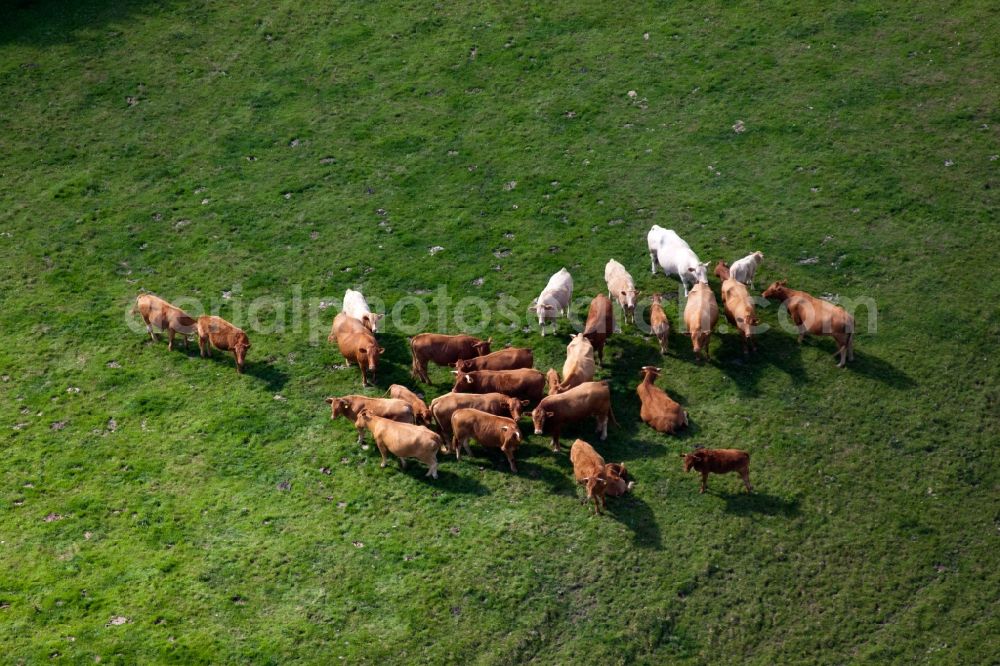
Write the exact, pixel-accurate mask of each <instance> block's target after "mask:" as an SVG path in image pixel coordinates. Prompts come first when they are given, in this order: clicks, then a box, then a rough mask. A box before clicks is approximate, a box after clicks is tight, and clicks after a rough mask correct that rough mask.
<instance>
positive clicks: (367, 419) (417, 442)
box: [355, 409, 444, 479]
mask: <svg viewBox="0 0 1000 666" xmlns="http://www.w3.org/2000/svg"><path fill="white" fill-rule="evenodd" d="M355 425H356V426H357V427H359V428H368V430H369V431H370V432H371V434H372V438H374V440H375V446H377V447H378V452H379V453H380V454H382V464H381V465H380V467H385V465H386V458H387V454H389V453H391V454H392V455H394V456H396V457H397V458H399V466H400V468H404V469H405V468H406V459H407V458H415V459H417V460H419V461H420V462H422V463H424V464H425V465H427V467H428V470H427V476H430V477H433V478H435V479H436V478H437V476H438V474H437V467H438V462H437V452H438V451H439V450H441V448H442V447H443V446H444V442H443V441H442V440H441V435H439V434H437V433H436V432H434V431H433V430H429V429H428V428H425V427H424V426H418V425H411V424H409V423H398V422H396V421H393V420H391V419H384V418H382V417H381V416H375V415H374V414H372V413H371V412H369V411H368V410H366V409H363V410H361V413H360V414H358V419H357V421H355Z"/></svg>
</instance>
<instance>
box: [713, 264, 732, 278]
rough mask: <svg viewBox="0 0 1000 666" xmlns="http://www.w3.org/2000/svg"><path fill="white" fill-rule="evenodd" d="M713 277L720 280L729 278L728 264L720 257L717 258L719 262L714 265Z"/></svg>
mask: <svg viewBox="0 0 1000 666" xmlns="http://www.w3.org/2000/svg"><path fill="white" fill-rule="evenodd" d="M715 277H717V278H719V280H722V281H725V280H728V279H729V265H728V264H726V262H724V261H723V260H722V259H719V263H717V264H716V265H715Z"/></svg>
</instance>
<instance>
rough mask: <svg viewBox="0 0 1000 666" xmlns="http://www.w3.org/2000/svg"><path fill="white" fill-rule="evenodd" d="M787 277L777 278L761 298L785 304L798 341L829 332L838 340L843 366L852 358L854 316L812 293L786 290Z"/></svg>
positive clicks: (839, 365) (841, 364) (838, 351)
mask: <svg viewBox="0 0 1000 666" xmlns="http://www.w3.org/2000/svg"><path fill="white" fill-rule="evenodd" d="M787 284H788V282H787V280H779V281H778V282H775V283H774V284H772V285H771V286H770V287H768V288H767V289H765V290H764V298H775V299H777V300H779V301H781V302H782V303H784V304H785V307H786V308H788V314H789V316H791V318H792V321H793V322H794V323H795V325H796V326H797V327H798V329H799V343H801V342H802V339H803V338H804V337H805V336H806V333H810V334H812V335H829V336H831V337H832V338H833V339H834V340H835V341H836V342H837V352H836V353H837V354H840V363H838V364H837V367H839V368H843V367H844V366H845V365H846V364H847V361H848V360H851V361H853V360H854V317H852V316H851V315H849V314H848V313H847V311H846V310H844V308H842V307H839V306H837V305H834V304H833V303H830V302H829V301H824V300H823V299H821V298H816V297H815V296H812V295H811V294H809V293H807V292H804V291H798V290H796V289H789V288H788V286H787Z"/></svg>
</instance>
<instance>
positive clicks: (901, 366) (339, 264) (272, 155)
mask: <svg viewBox="0 0 1000 666" xmlns="http://www.w3.org/2000/svg"><path fill="white" fill-rule="evenodd" d="M0 12H2V15H3V20H2V21H0V204H2V205H0V285H2V288H0V341H2V344H0V373H2V375H3V376H2V380H3V381H2V383H0V432H3V433H4V434H3V436H2V438H0V446H2V455H3V462H2V464H0V470H2V472H0V655H2V656H0V659H2V661H3V662H5V663H40V662H48V661H50V660H56V661H60V662H68V663H93V662H94V661H96V660H98V659H99V660H100V661H101V663H122V664H135V663H157V662H175V663H202V662H204V663H208V662H213V663H289V662H294V661H301V662H306V663H340V662H341V661H343V662H344V663H356V662H363V663H455V664H472V663H475V664H508V663H523V662H530V663H537V664H569V663H580V664H606V663H621V664H626V663H627V664H631V663H644V664H663V663H691V664H773V663H782V664H847V663H872V664H885V663H896V664H914V663H921V664H923V663H928V664H962V665H967V664H991V663H1000V639H998V634H1000V620H998V617H1000V575H998V573H997V570H998V567H997V565H998V564H1000V558H998V555H997V553H998V552H1000V508H998V507H1000V502H998V500H1000V492H998V489H1000V488H998V483H1000V478H998V473H997V471H998V463H1000V460H998V455H997V451H998V442H1000V400H998V398H1000V361H998V358H1000V357H998V353H1000V309H998V306H997V304H998V303H1000V278H998V277H997V251H996V248H997V247H998V245H1000V223H998V218H997V209H998V203H1000V202H998V199H997V194H996V193H997V191H998V188H1000V177H998V167H1000V160H998V159H997V154H998V153H1000V141H998V136H1000V134H998V129H1000V112H998V107H997V102H998V99H1000V76H998V57H1000V25H998V23H1000V22H998V19H997V15H996V12H995V9H994V8H991V7H990V6H989V3H982V2H981V3H968V2H967V3H939V2H931V1H929V0H917V1H916V2H910V3H903V2H896V3H876V2H867V1H861V2H856V3H837V4H834V3H821V2H785V3H769V4H764V5H750V4H742V3H721V2H704V3H702V2H680V3H635V4H632V3H626V4H624V5H616V6H612V5H608V4H607V3H579V2H550V3H542V4H530V3H513V4H511V3H507V4H501V3H496V4H493V3H481V2H475V3H428V2H414V3H406V4H402V5H400V6H389V5H384V4H381V3H361V2H351V3H310V4H309V5H308V6H305V3H297V2H258V1H253V0H251V1H249V2H244V3H221V2H206V1H204V0H200V1H191V2H187V1H183V0H175V1H172V2H164V3H153V2H141V1H138V0H132V1H121V2H107V1H101V0H80V1H77V2H67V1H65V0H22V1H21V2H10V3H4V4H3V9H2V10H0ZM629 91H635V95H634V96H630V95H629ZM737 121H742V122H743V123H744V126H745V131H744V132H742V133H738V132H736V131H734V129H733V125H734V124H736V122H737ZM515 183H516V184H515ZM654 223H658V224H660V225H662V226H665V227H668V228H673V229H675V230H677V231H678V232H679V233H680V234H681V235H682V236H683V237H684V238H685V239H686V240H687V241H688V242H689V243H690V244H691V245H692V247H693V248H694V249H695V250H696V251H697V252H698V253H699V255H700V256H701V258H702V259H703V260H705V261H709V260H711V261H712V262H713V264H714V262H715V261H716V260H718V259H720V258H725V259H726V260H727V261H732V260H733V259H735V258H738V257H742V256H743V255H745V254H747V253H748V252H750V251H753V250H761V251H763V252H764V253H765V257H766V258H765V262H764V264H763V266H762V267H761V270H760V272H759V274H758V279H757V287H758V290H757V291H758V293H759V290H760V289H761V288H762V287H763V286H765V285H766V284H767V283H768V282H770V281H772V280H775V279H779V278H787V279H788V280H789V283H790V284H791V286H793V287H797V288H801V289H805V290H808V291H810V292H812V293H814V294H817V295H819V294H834V295H837V296H839V297H840V298H841V299H855V300H857V299H871V300H872V301H873V302H874V303H875V304H876V305H877V315H876V313H875V312H873V311H870V309H866V308H862V309H860V311H859V313H858V323H859V328H860V333H859V335H858V337H857V342H856V350H857V357H856V360H855V362H854V363H853V364H850V365H849V366H848V368H847V369H846V370H838V369H837V368H836V367H835V361H834V359H833V356H832V353H833V343H832V341H831V340H830V339H828V338H827V339H822V340H816V339H811V340H808V341H807V342H806V343H804V344H803V345H802V346H801V347H799V346H798V345H797V344H796V342H795V338H794V336H793V335H791V334H789V333H787V332H783V331H781V330H780V329H775V330H772V331H769V332H767V333H765V334H764V335H762V336H761V338H760V351H759V353H758V354H757V355H756V356H753V357H751V358H750V359H748V360H744V359H743V358H742V355H741V353H740V347H739V342H738V340H737V339H736V337H735V336H734V335H732V334H731V333H729V334H722V335H720V336H716V337H715V338H714V339H713V343H712V353H713V360H712V361H711V362H710V363H709V364H707V365H705V366H699V365H697V364H696V363H695V362H694V359H693V355H692V353H691V344H690V341H689V340H687V339H685V338H683V337H682V336H681V335H679V334H676V335H675V336H674V337H673V339H672V341H671V347H672V350H671V353H670V355H669V356H668V357H667V358H663V359H661V357H660V355H659V352H658V350H657V348H656V344H655V341H653V340H651V339H646V338H644V337H642V336H641V335H638V334H637V333H636V331H635V330H634V329H632V328H628V327H626V329H625V332H624V333H623V334H622V335H619V336H614V337H612V339H611V341H610V342H609V348H608V353H609V356H610V361H609V363H608V364H607V366H606V367H605V368H604V369H603V370H601V371H600V372H599V376H600V377H603V378H607V379H609V380H610V381H611V384H612V391H613V399H614V408H615V412H616V415H617V418H618V420H619V421H620V423H621V426H620V427H619V428H614V427H612V428H611V430H610V436H609V439H608V441H607V442H605V443H603V444H598V443H597V442H596V441H595V438H594V436H593V426H592V424H591V423H586V424H584V425H582V426H581V427H580V428H578V429H574V430H571V431H569V433H568V439H567V440H566V443H567V444H569V443H571V442H572V439H573V437H574V436H580V437H583V438H585V439H588V440H589V441H591V442H593V443H595V444H597V445H598V448H599V450H600V451H602V452H603V453H604V454H605V456H606V457H607V458H608V459H609V460H615V461H619V460H624V461H625V462H626V463H627V464H628V466H629V468H630V470H631V471H632V473H633V475H634V476H635V478H636V480H637V482H638V483H637V486H636V489H635V493H634V494H633V495H631V496H628V497H626V498H623V499H609V501H608V507H609V512H608V514H607V515H605V516H603V517H597V516H594V515H593V512H592V511H588V509H587V508H586V507H585V506H583V505H582V504H581V503H580V499H581V498H582V496H583V494H582V491H581V490H580V489H578V487H577V486H576V485H575V483H574V482H573V479H572V470H571V467H570V463H569V460H568V456H567V455H566V454H565V453H563V454H561V455H556V454H553V453H552V452H551V451H550V450H549V448H548V446H547V438H544V437H536V436H532V437H529V438H528V441H527V444H526V445H525V446H524V447H523V448H522V450H521V452H520V454H519V466H520V474H518V475H516V476H515V475H512V474H511V473H510V472H509V471H508V470H507V467H506V463H505V462H504V461H503V460H502V457H501V456H499V455H492V456H490V455H484V454H483V453H482V451H481V450H476V449H475V448H474V453H476V455H475V456H474V457H473V458H471V459H463V460H462V461H461V462H459V463H456V462H455V460H454V458H450V457H446V456H441V461H442V464H441V471H440V478H439V479H438V480H437V481H432V480H429V479H425V478H424V476H423V474H424V471H425V470H424V468H423V467H422V466H421V465H420V464H418V463H411V464H410V465H409V466H408V468H407V469H406V470H402V471H401V470H399V469H398V467H397V466H396V465H395V464H392V465H390V466H389V467H387V468H385V469H380V468H379V466H378V460H379V459H378V455H377V452H376V450H375V447H374V446H371V447H370V448H369V449H367V450H362V449H361V448H360V447H358V446H357V444H356V443H355V439H354V434H353V432H354V430H353V426H352V425H351V424H349V423H347V422H345V421H342V420H341V421H337V422H331V421H330V418H329V408H328V407H327V405H325V404H324V403H323V398H324V397H326V396H328V395H340V394H344V393H354V392H358V391H359V390H360V382H359V379H358V374H357V371H356V369H343V368H341V367H340V364H342V363H343V359H342V358H341V356H340V355H339V353H338V352H337V349H336V346H335V345H330V344H328V343H327V342H326V335H327V331H328V329H329V326H330V322H331V321H332V318H333V315H334V313H335V312H336V308H335V307H320V302H321V301H323V302H324V303H323V305H324V306H325V305H326V303H327V302H329V301H332V300H334V299H339V298H340V297H341V296H342V295H343V292H344V290H345V288H347V287H360V288H361V289H362V290H363V291H364V292H365V293H366V294H367V295H368V296H369V297H371V298H372V299H373V300H374V299H381V300H382V301H384V303H385V305H386V307H387V309H388V310H390V311H391V310H392V308H393V307H394V306H395V305H396V304H398V303H406V302H411V303H412V301H413V300H414V299H416V300H420V301H421V302H425V303H427V304H428V306H429V307H430V313H431V316H432V319H431V320H430V322H429V323H428V325H427V329H428V330H437V331H440V332H449V333H455V332H459V326H458V324H456V322H455V309H454V308H441V309H440V313H439V308H438V307H437V304H436V301H435V299H437V298H438V293H439V292H438V290H439V288H444V289H445V290H446V291H447V294H448V295H449V296H450V297H451V298H453V299H454V300H456V301H457V300H459V299H461V298H463V297H466V296H475V297H478V298H482V299H485V302H487V303H489V304H492V305H495V304H496V303H497V302H498V300H499V299H500V298H501V297H502V296H506V297H510V298H516V299H518V302H519V309H518V314H519V315H523V309H524V308H525V307H526V306H527V304H528V301H529V300H530V299H531V298H533V297H534V296H536V295H537V294H538V292H539V290H540V289H541V287H542V286H543V285H544V284H545V281H546V280H547V279H548V276H549V275H550V274H551V273H553V272H555V271H557V270H558V269H559V268H560V267H561V266H566V267H567V268H569V269H570V270H571V271H572V273H573V276H574V279H575V281H576V289H577V294H578V296H581V297H584V298H585V299H586V298H589V297H591V296H593V295H594V294H596V293H598V292H600V291H602V290H603V289H604V281H603V270H604V264H605V262H606V261H607V260H608V259H609V258H611V257H615V258H617V259H618V260H620V261H622V262H623V263H624V264H625V265H626V266H627V267H628V268H629V270H630V271H631V272H632V274H633V275H634V276H635V277H636V279H637V282H638V287H639V288H640V289H642V290H643V291H644V292H645V293H646V294H647V295H648V294H649V293H652V292H653V291H666V292H671V293H675V292H676V289H677V283H676V281H673V280H666V279H665V278H664V277H663V276H662V274H661V275H658V276H655V277H653V276H651V275H650V273H649V258H648V254H647V253H646V245H645V242H646V241H645V234H646V231H647V230H648V228H649V227H650V226H651V225H652V224H654ZM434 246H441V247H443V248H444V249H443V250H441V251H439V252H437V253H435V254H431V253H430V251H429V249H430V248H432V247H434ZM480 279H481V283H480ZM713 284H714V285H715V286H716V288H717V286H718V285H717V282H716V281H715V280H714V278H713ZM141 290H148V291H152V292H154V293H157V294H159V295H161V296H163V297H165V298H167V299H169V300H172V301H178V302H179V303H180V304H183V305H185V307H188V308H189V310H190V311H191V312H192V314H203V313H206V312H209V311H215V312H218V313H219V314H221V315H222V316H223V317H226V318H228V319H230V320H232V321H234V323H236V324H238V325H242V326H244V327H245V328H247V330H248V332H249V333H250V335H251V339H252V342H253V347H252V349H251V350H250V353H249V358H248V366H247V373H246V374H245V375H243V376H237V374H236V373H235V371H234V370H233V361H232V357H231V356H227V357H226V358H222V356H221V355H220V354H218V353H217V354H216V357H215V359H213V360H205V359H200V358H199V357H198V354H197V346H196V345H192V347H191V348H190V349H188V350H187V351H185V350H183V348H180V349H177V350H175V351H174V352H172V353H171V352H168V351H167V349H166V344H165V342H160V343H158V344H153V343H151V342H150V340H149V337H148V336H146V335H145V334H144V332H143V331H141V330H139V331H136V330H135V329H134V324H135V320H134V319H132V318H130V317H129V316H128V315H127V311H128V308H129V307H130V305H131V303H132V300H133V299H134V298H135V295H136V294H137V293H139V292H140V291H141ZM223 292H227V294H226V295H227V296H228V298H227V297H224V296H223ZM184 299H188V300H187V301H185V300H184ZM195 301H197V304H200V305H192V303H194V302H195ZM668 312H669V314H670V316H671V318H672V321H673V322H674V323H675V325H678V324H679V321H678V317H677V314H678V312H677V301H676V300H672V301H670V303H669V307H668ZM466 314H468V322H467V324H468V325H469V326H473V325H475V324H477V323H478V322H477V318H479V317H480V313H479V311H478V310H477V309H476V308H474V307H473V308H469V309H468V311H467V313H466ZM761 315H762V317H763V319H764V321H765V322H766V323H769V324H770V325H772V326H774V325H776V324H777V322H778V320H779V314H778V309H777V308H776V307H775V305H774V304H772V305H771V306H770V307H767V308H762V309H761ZM415 316H416V308H413V307H412V305H411V306H410V307H408V308H407V309H406V310H405V311H404V312H403V314H402V316H400V317H397V318H395V319H396V323H395V325H394V324H392V323H389V324H388V325H387V326H386V327H385V328H386V330H385V333H384V334H382V335H381V341H382V342H383V344H384V345H385V347H386V349H387V351H386V355H385V359H384V361H385V362H384V365H383V368H382V369H381V371H380V374H379V379H378V383H379V386H380V387H381V388H380V389H371V390H369V391H367V393H368V394H369V395H377V394H379V393H380V392H381V391H384V389H385V388H386V387H387V386H388V385H389V384H390V383H393V382H399V383H404V384H407V385H409V386H412V387H415V388H418V389H420V388H421V387H418V386H417V385H416V384H415V382H414V381H413V380H412V379H411V378H410V377H409V352H408V347H407V344H406V337H407V333H406V330H405V329H406V322H412V320H413V319H414V318H415ZM252 319H256V320H258V325H256V326H254V325H252V324H253V322H252ZM390 319H391V317H390ZM276 322H278V323H281V324H283V325H277V324H276ZM536 329H537V327H536V326H535V327H533V328H532V329H531V330H530V331H525V330H523V329H522V327H521V325H515V326H514V327H513V328H511V327H509V326H508V325H507V324H506V322H502V321H500V322H498V321H496V320H495V319H493V320H491V321H490V322H489V323H487V324H486V325H485V327H484V329H483V330H484V331H485V333H486V334H489V335H492V336H493V337H494V340H495V344H496V346H497V347H499V346H501V345H503V344H506V343H512V344H515V345H518V346H531V347H533V348H534V349H535V353H536V359H537V364H538V366H539V367H540V368H541V369H543V370H544V369H546V368H548V367H549V366H555V367H561V364H562V360H563V354H564V351H565V344H566V342H567V336H568V334H569V332H570V327H569V325H568V324H567V323H566V321H565V320H562V321H561V323H560V335H558V336H553V337H545V338H544V339H542V338H541V337H539V336H538V334H537V330H536ZM650 363H653V364H658V365H662V366H663V368H664V377H663V378H662V379H661V380H660V382H659V385H660V386H662V387H664V388H666V389H667V390H668V391H669V392H670V393H671V395H673V396H674V397H676V398H677V399H678V400H680V401H681V402H682V403H683V404H684V406H685V408H686V409H688V410H689V412H690V415H691V419H692V427H691V428H690V430H689V431H688V432H686V433H685V434H684V435H683V436H681V437H679V438H667V437H664V436H661V435H658V434H657V433H655V432H653V431H652V430H650V429H649V428H647V427H646V426H644V425H643V424H642V423H641V422H640V421H639V417H638V411H639V410H638V400H637V398H636V396H635V392H634V391H635V385H636V383H637V382H638V380H639V374H638V368H639V367H640V366H642V365H645V364H650ZM432 378H433V379H434V385H433V386H431V387H423V389H424V390H426V392H427V396H428V398H431V397H434V396H436V395H439V394H441V393H443V392H446V391H447V390H449V388H450V382H449V378H450V374H449V373H448V371H447V369H444V368H436V369H435V370H434V371H433V372H432ZM527 431H528V427H527V424H525V432H527ZM694 446H710V447H730V446H732V447H738V448H744V449H746V450H748V451H750V453H751V454H752V456H753V463H752V465H751V478H752V480H753V482H754V485H755V490H756V492H755V494H753V495H750V496H747V495H742V494H740V493H739V490H740V487H741V486H740V483H739V480H738V478H737V477H735V476H727V477H713V478H712V479H711V481H710V492H709V493H707V494H705V495H699V494H698V492H697V485H698V480H697V478H696V475H694V474H690V475H684V474H683V473H682V470H681V465H680V459H679V457H678V456H679V454H680V453H681V452H682V451H686V450H690V449H691V448H692V447H694Z"/></svg>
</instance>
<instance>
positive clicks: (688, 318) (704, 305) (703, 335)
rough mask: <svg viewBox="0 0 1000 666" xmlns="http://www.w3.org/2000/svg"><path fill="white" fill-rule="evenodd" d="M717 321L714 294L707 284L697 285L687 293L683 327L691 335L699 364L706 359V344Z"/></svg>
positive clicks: (716, 306) (717, 313)
mask: <svg viewBox="0 0 1000 666" xmlns="http://www.w3.org/2000/svg"><path fill="white" fill-rule="evenodd" d="M718 321H719V306H718V304H717V303H716V302H715V293H714V292H713V291H712V288H711V287H709V286H708V283H707V282H699V283H697V284H696V285H695V286H693V287H691V291H690V292H688V302H687V305H685V306H684V325H685V326H687V329H688V333H689V334H690V335H691V345H692V347H693V348H694V355H695V357H696V358H697V359H698V361H699V362H700V361H703V360H705V359H707V358H708V343H709V341H710V340H711V337H712V331H713V330H714V329H715V325H716V324H717V323H718Z"/></svg>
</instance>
